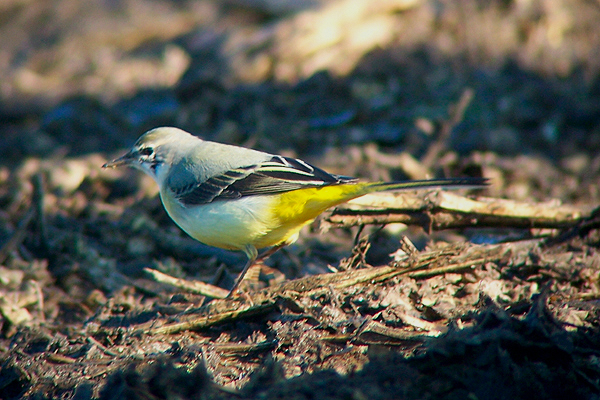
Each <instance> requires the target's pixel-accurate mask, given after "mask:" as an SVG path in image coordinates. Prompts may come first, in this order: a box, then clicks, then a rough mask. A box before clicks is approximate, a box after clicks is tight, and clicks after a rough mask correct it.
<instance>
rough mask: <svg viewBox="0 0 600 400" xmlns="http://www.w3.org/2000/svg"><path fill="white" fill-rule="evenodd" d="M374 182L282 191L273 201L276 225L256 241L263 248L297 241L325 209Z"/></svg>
mask: <svg viewBox="0 0 600 400" xmlns="http://www.w3.org/2000/svg"><path fill="white" fill-rule="evenodd" d="M372 186H373V184H372V183H356V184H346V185H332V186H323V187H317V188H307V189H298V190H293V191H290V192H286V193H282V194H279V195H277V198H276V199H275V200H274V201H273V203H272V209H271V213H272V214H271V220H272V221H273V225H272V226H273V229H272V230H270V231H269V232H268V233H267V234H266V235H264V236H262V237H260V238H258V240H256V242H254V243H253V245H254V246H256V247H257V248H259V249H260V248H264V247H270V246H276V245H278V244H283V243H285V244H290V243H293V242H295V241H296V239H297V238H298V233H299V232H300V230H301V229H302V227H304V226H305V225H307V224H310V223H311V222H312V221H313V220H314V219H315V218H316V217H317V216H318V215H319V214H321V213H322V212H323V211H325V210H327V209H328V208H330V207H333V206H336V205H338V204H341V203H344V202H346V201H348V200H351V199H353V198H356V197H360V196H362V195H364V194H367V193H369V192H371V191H373V189H372V188H371V187H372Z"/></svg>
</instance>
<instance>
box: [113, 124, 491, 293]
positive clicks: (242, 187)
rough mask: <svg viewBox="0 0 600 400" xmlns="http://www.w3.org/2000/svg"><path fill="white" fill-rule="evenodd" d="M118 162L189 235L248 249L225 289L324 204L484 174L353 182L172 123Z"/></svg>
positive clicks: (458, 183)
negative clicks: (146, 182)
mask: <svg viewBox="0 0 600 400" xmlns="http://www.w3.org/2000/svg"><path fill="white" fill-rule="evenodd" d="M120 165H128V166H131V167H135V168H137V169H140V170H142V171H144V172H145V173H147V174H148V175H150V176H151V177H152V178H154V180H155V181H156V183H157V184H158V187H159V189H160V198H161V200H162V203H163V205H164V207H165V209H166V210H167V213H168V214H169V216H170V217H171V218H172V219H173V221H175V223H176V224H177V225H179V227H180V228H181V229H183V230H184V231H185V232H186V233H187V234H189V235H190V236H191V237H193V238H194V239H196V240H198V241H200V242H202V243H205V244H207V245H210V246H215V247H220V248H222V249H227V250H240V251H243V252H244V253H246V256H248V262H247V263H246V265H245V267H244V269H243V270H242V272H241V273H240V275H239V276H238V278H237V280H236V282H235V285H234V287H233V288H232V289H231V292H230V293H229V296H231V295H232V293H234V292H235V291H236V290H237V288H238V285H239V284H240V282H241V281H242V279H243V277H244V275H245V273H246V272H247V271H248V269H249V268H250V266H251V265H252V264H254V263H255V262H256V261H257V260H260V259H263V258H265V257H267V256H269V255H271V254H272V253H274V252H275V251H276V250H278V249H279V248H281V247H283V246H286V245H289V244H291V243H293V242H295V241H296V239H298V234H299V232H300V229H302V227H303V226H305V225H307V224H309V223H311V222H312V221H313V220H314V219H315V218H316V217H317V216H318V215H319V214H321V213H322V212H323V211H325V210H326V209H328V208H330V207H333V206H335V205H338V204H341V203H344V202H346V201H348V200H351V199H354V198H356V197H360V196H363V195H365V194H367V193H372V192H379V191H384V190H403V189H423V188H435V187H446V188H448V187H454V188H469V187H470V188H473V187H483V186H485V184H486V181H487V180H486V179H483V178H456V179H454V178H450V179H431V180H418V181H405V182H358V180H357V179H355V178H350V177H346V176H339V175H333V174H329V173H327V172H325V171H323V170H322V169H319V168H317V167H314V166H312V165H310V164H307V163H305V162H304V161H301V160H297V159H294V158H288V157H283V156H278V155H274V154H269V153H263V152H261V151H256V150H251V149H246V148H243V147H237V146H231V145H227V144H221V143H215V142H209V141H206V140H202V139H200V138H198V137H196V136H193V135H191V134H189V133H188V132H185V131H183V130H181V129H177V128H170V127H162V128H156V129H153V130H151V131H148V132H146V133H144V134H143V135H142V136H141V137H140V138H139V139H138V140H137V142H136V143H135V144H134V145H133V147H132V148H131V150H129V152H128V153H127V154H125V155H123V156H122V157H119V158H117V159H115V160H113V161H111V162H108V163H106V164H104V165H103V166H102V167H103V168H108V167H116V166H120ZM264 248H268V250H266V251H265V252H264V253H262V254H261V255H260V256H259V254H258V249H264Z"/></svg>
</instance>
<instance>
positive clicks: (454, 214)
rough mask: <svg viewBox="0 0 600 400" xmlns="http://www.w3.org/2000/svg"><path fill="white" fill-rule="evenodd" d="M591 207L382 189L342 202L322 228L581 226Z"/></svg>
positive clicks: (560, 227) (321, 225)
mask: <svg viewBox="0 0 600 400" xmlns="http://www.w3.org/2000/svg"><path fill="white" fill-rule="evenodd" d="M587 212H588V211H587V210H583V209H579V208H575V207H571V206H560V205H557V204H556V202H553V203H525V202H518V201H513V200H505V199H493V198H483V197H480V198H478V199H477V200H473V199H470V198H467V197H463V196H460V195H457V194H455V193H452V192H446V191H438V192H435V193H432V194H430V195H429V196H417V195H415V194H411V193H406V192H404V193H401V194H393V193H378V194H377V195H368V196H364V197H363V198H361V199H358V201H356V200H355V201H353V202H350V203H347V204H344V205H341V206H339V207H337V208H336V209H335V210H333V212H332V213H331V214H330V215H329V216H327V217H325V218H324V219H323V220H321V224H320V228H321V229H323V230H327V229H329V228H330V227H350V226H355V225H363V224H391V223H403V224H407V225H419V226H422V227H423V228H425V229H426V230H430V229H433V230H442V229H453V228H465V227H506V228H526V229H527V228H553V229H564V228H570V227H573V226H574V225H576V224H577V223H578V222H579V221H580V220H581V219H582V218H584V216H585V214H586V213H587Z"/></svg>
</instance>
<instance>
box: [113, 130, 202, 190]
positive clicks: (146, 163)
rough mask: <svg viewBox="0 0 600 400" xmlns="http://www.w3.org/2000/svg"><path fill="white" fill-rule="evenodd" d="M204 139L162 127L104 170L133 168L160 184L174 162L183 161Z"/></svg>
mask: <svg viewBox="0 0 600 400" xmlns="http://www.w3.org/2000/svg"><path fill="white" fill-rule="evenodd" d="M200 141H201V139H200V138H198V137H196V136H193V135H191V134H189V133H187V132H185V131H183V130H181V129H178V128H172V127H161V128H156V129H152V130H150V131H148V132H146V133H144V134H143V135H142V136H140V138H139V139H138V140H137V141H136V142H135V144H134V145H133V147H132V148H131V149H130V150H129V151H128V152H127V153H125V154H124V155H122V156H121V157H119V158H116V159H114V160H112V161H110V162H107V163H106V164H104V165H103V166H102V168H115V167H119V166H123V165H125V166H130V167H134V168H137V169H140V170H142V171H144V172H145V173H147V174H148V175H150V176H151V177H152V178H154V180H155V181H156V182H157V183H158V184H159V185H160V184H161V183H162V182H163V180H164V179H165V177H166V175H167V174H168V172H169V169H170V168H171V166H172V165H173V163H174V162H177V161H178V160H180V159H181V158H182V157H183V156H184V155H185V154H187V152H188V151H189V149H190V148H192V147H193V146H194V145H197V144H198V143H199V142H200Z"/></svg>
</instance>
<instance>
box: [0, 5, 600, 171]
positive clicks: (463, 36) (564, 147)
mask: <svg viewBox="0 0 600 400" xmlns="http://www.w3.org/2000/svg"><path fill="white" fill-rule="evenodd" d="M599 20H600V3H599V2H598V1H590V0H502V1H500V0H498V1H490V0H465V1H460V2H455V1H444V0H386V1H379V2H372V1H368V0H338V1H333V0H298V1H287V0H282V1H276V0H221V1H209V0H152V1H141V0H95V1H91V2H88V1H78V0H51V1H36V0H4V1H3V2H2V3H1V4H0V76H1V77H2V79H1V82H0V134H1V135H2V141H1V142H0V159H1V160H2V163H3V164H5V165H14V164H15V163H18V162H19V161H20V160H22V159H23V157H26V156H38V157H51V156H53V155H56V154H60V155H81V154H88V153H92V152H109V151H113V150H115V149H116V148H119V147H125V146H129V145H130V144H131V143H132V141H133V140H134V139H135V138H136V137H138V136H139V135H140V134H141V133H143V132H144V131H145V130H147V129H149V128H152V127H155V126H158V125H176V126H178V127H181V128H183V129H186V130H189V131H191V132H193V133H195V134H197V135H201V136H204V137H207V138H210V139H215V140H221V141H227V142H232V143H250V142H251V143H252V144H253V145H254V146H255V147H257V148H260V149H262V150H267V151H284V150H286V149H289V150H291V151H295V152H298V153H299V154H300V155H305V154H313V153H315V154H323V153H324V152H326V151H327V149H328V148H330V147H336V146H344V145H350V144H364V143H367V142H372V143H377V144H378V145H380V146H384V147H386V148H389V149H390V150H393V151H398V150H399V149H403V150H407V151H409V152H411V153H412V154H413V155H415V156H416V157H419V155H420V154H422V153H424V152H425V151H426V149H427V147H428V145H429V144H430V143H431V141H433V140H434V139H435V133H436V127H437V124H438V123H439V122H440V121H442V120H443V119H444V118H446V117H447V115H448V109H449V106H450V105H451V104H453V103H456V102H457V101H458V99H459V98H460V97H461V95H462V94H463V92H464V91H465V89H466V88H471V89H472V90H473V93H474V97H473V99H472V100H471V102H470V103H469V106H468V108H467V110H466V112H465V113H464V117H463V118H462V120H461V121H460V124H458V126H456V127H454V129H453V132H452V138H451V146H450V147H451V148H452V149H453V150H455V151H457V152H458V153H460V154H465V153H468V152H471V151H473V150H479V151H492V152H495V153H497V154H501V155H515V154H523V153H531V152H539V153H543V154H544V155H546V156H547V157H550V158H551V160H552V161H553V162H555V163H560V162H561V160H562V162H563V163H567V164H568V165H569V166H571V167H573V168H579V169H580V170H584V169H586V168H584V167H589V166H590V164H588V163H587V162H586V161H585V160H581V158H582V157H584V158H585V157H591V158H593V157H594V156H595V155H596V154H597V153H598V149H599V146H600V128H599V126H600V75H599V70H600V27H599V26H598V23H597V21H599ZM576 154H578V155H579V158H578V159H579V161H578V162H575V161H571V162H570V163H569V162H568V161H566V159H567V158H569V157H573V156H574V155H576ZM574 164H577V165H574ZM582 166H584V167H582Z"/></svg>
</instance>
